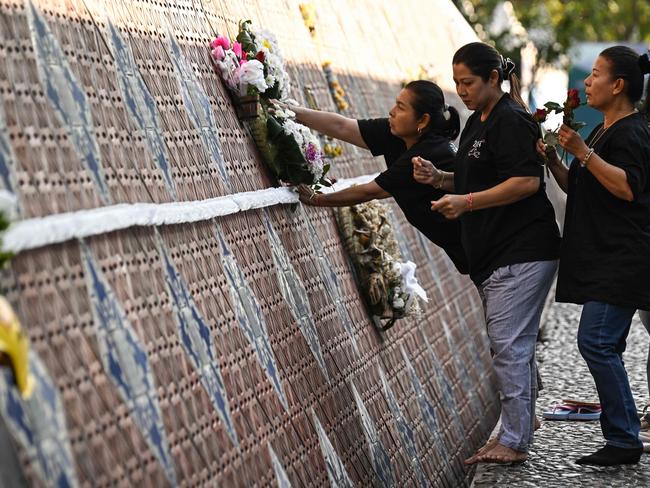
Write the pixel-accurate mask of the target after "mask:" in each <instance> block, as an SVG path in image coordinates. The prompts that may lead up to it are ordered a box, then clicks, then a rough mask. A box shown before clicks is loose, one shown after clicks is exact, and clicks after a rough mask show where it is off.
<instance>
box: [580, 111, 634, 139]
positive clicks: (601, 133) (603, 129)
mask: <svg viewBox="0 0 650 488" xmlns="http://www.w3.org/2000/svg"><path fill="white" fill-rule="evenodd" d="M635 113H637V110H636V109H634V110H632V111H631V112H630V113H629V114H625V115H623V117H621V118H619V119H616V120H615V121H614V122H612V123H611V124H609V125H608V126H607V127H605V123H604V122H603V126H602V127H601V128H600V129H598V132H596V135H595V136H594V138H593V139H592V140H591V141H590V142H589V147H590V148H593V147H594V146H595V145H596V143H597V142H598V141H599V140H600V138H601V137H603V135H605V132H607V129H609V128H610V127H611V126H613V125H614V124H616V123H617V122H618V121H620V120H623V119H624V118H625V117H629V116H630V115H634V114H635Z"/></svg>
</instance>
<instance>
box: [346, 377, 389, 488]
mask: <svg viewBox="0 0 650 488" xmlns="http://www.w3.org/2000/svg"><path fill="white" fill-rule="evenodd" d="M350 386H351V387H352V393H353V394H354V400H355V402H356V404H357V409H358V410H359V415H360V416H361V427H362V428H363V433H364V435H365V437H366V442H367V443H368V447H369V448H370V459H371V460H372V466H373V468H374V469H375V474H376V475H377V478H378V480H377V481H378V482H379V485H381V486H383V487H391V486H395V479H394V477H393V466H392V464H391V462H390V457H389V456H388V453H387V452H386V448H385V447H384V445H383V443H382V442H381V439H380V438H379V435H377V429H376V428H375V424H374V422H373V421H372V418H371V417H370V414H369V413H368V409H366V406H365V404H364V403H363V399H362V398H361V395H359V392H358V391H357V388H356V387H355V386H354V383H352V382H350Z"/></svg>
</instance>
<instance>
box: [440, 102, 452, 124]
mask: <svg viewBox="0 0 650 488" xmlns="http://www.w3.org/2000/svg"><path fill="white" fill-rule="evenodd" d="M442 116H443V117H444V118H445V120H449V119H451V112H450V111H449V105H447V104H446V103H445V105H444V107H443V109H442Z"/></svg>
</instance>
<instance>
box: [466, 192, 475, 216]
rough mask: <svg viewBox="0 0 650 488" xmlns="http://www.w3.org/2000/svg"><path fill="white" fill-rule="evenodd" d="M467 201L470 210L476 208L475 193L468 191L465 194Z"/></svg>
mask: <svg viewBox="0 0 650 488" xmlns="http://www.w3.org/2000/svg"><path fill="white" fill-rule="evenodd" d="M465 201H466V202H467V207H468V208H469V211H470V212H471V211H472V210H474V195H472V194H471V193H468V194H467V195H465Z"/></svg>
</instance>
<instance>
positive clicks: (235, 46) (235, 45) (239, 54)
mask: <svg viewBox="0 0 650 488" xmlns="http://www.w3.org/2000/svg"><path fill="white" fill-rule="evenodd" d="M232 52H234V53H235V56H237V57H238V58H239V59H246V58H244V57H242V48H241V43H239V42H233V43H232Z"/></svg>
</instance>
